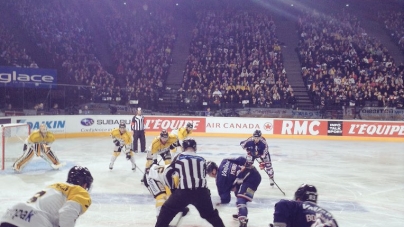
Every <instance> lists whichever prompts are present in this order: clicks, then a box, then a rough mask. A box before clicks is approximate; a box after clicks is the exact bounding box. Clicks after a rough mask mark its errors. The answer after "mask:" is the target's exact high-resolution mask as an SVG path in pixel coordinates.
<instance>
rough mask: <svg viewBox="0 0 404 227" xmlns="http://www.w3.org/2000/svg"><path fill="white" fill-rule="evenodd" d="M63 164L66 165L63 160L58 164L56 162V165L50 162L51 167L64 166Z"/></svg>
mask: <svg viewBox="0 0 404 227" xmlns="http://www.w3.org/2000/svg"><path fill="white" fill-rule="evenodd" d="M65 165H66V163H64V162H62V163H59V164H57V165H55V164H51V166H52V168H53V169H59V168H61V167H63V166H65Z"/></svg>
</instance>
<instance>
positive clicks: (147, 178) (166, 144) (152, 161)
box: [143, 130, 180, 216]
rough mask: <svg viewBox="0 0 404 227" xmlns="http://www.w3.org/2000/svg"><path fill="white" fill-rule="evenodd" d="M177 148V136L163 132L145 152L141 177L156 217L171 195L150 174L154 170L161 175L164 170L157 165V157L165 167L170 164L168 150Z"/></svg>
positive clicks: (162, 182) (160, 182)
mask: <svg viewBox="0 0 404 227" xmlns="http://www.w3.org/2000/svg"><path fill="white" fill-rule="evenodd" d="M177 146H180V144H179V142H178V138H177V136H176V135H174V134H171V133H170V134H169V133H167V131H166V130H163V131H162V132H161V133H160V136H158V137H156V138H155V139H154V140H153V142H152V144H151V146H150V149H149V150H148V151H147V161H146V170H145V175H144V177H143V183H144V185H145V186H146V187H147V189H148V190H149V191H150V194H152V195H153V197H154V199H155V201H156V216H158V215H159V213H160V209H161V206H162V205H163V204H164V202H165V201H166V200H167V198H168V196H169V195H171V191H170V190H169V189H168V188H167V187H166V186H165V183H164V181H162V180H159V179H158V178H156V177H152V176H151V174H150V172H152V171H154V170H156V171H157V172H159V173H160V174H161V173H162V169H164V168H160V167H159V166H158V165H157V158H158V156H161V158H162V159H163V160H164V163H165V164H166V165H167V164H170V163H171V153H170V150H171V149H174V148H175V147H177ZM152 165H153V166H152ZM154 167H156V168H157V169H158V170H157V169H154ZM155 175H158V174H155Z"/></svg>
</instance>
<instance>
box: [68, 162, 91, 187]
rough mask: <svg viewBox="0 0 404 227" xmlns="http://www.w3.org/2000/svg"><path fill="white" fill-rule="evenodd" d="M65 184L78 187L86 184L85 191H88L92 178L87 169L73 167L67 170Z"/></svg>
mask: <svg viewBox="0 0 404 227" xmlns="http://www.w3.org/2000/svg"><path fill="white" fill-rule="evenodd" d="M66 182H67V183H70V184H74V185H80V186H83V185H84V184H87V186H86V188H85V189H86V190H87V191H88V190H89V189H90V188H91V185H92V183H93V176H91V173H90V170H88V169H87V167H82V166H73V167H72V168H71V169H70V170H69V173H68V175H67V181H66Z"/></svg>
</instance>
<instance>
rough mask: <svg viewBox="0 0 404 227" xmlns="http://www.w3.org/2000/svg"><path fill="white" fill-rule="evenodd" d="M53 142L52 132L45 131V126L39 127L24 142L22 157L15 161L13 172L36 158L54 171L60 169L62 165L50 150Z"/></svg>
mask: <svg viewBox="0 0 404 227" xmlns="http://www.w3.org/2000/svg"><path fill="white" fill-rule="evenodd" d="M54 141H55V136H54V135H53V133H52V132H49V131H47V128H46V126H45V125H41V126H40V129H39V130H35V131H33V132H32V133H31V134H30V135H29V136H28V138H27V139H26V140H25V143H24V147H23V152H24V153H23V155H22V156H21V157H19V158H18V159H17V161H15V163H14V165H13V168H14V170H15V171H18V172H19V171H21V170H22V169H23V168H24V166H25V165H26V164H28V162H29V161H30V160H31V159H32V158H33V157H34V154H36V156H38V157H41V158H43V159H44V160H46V161H47V162H48V163H49V164H50V165H51V166H52V167H53V168H54V169H58V168H60V167H61V166H62V165H61V164H60V162H59V159H58V158H57V157H56V155H55V153H54V152H53V151H52V150H51V144H52V143H53V142H54Z"/></svg>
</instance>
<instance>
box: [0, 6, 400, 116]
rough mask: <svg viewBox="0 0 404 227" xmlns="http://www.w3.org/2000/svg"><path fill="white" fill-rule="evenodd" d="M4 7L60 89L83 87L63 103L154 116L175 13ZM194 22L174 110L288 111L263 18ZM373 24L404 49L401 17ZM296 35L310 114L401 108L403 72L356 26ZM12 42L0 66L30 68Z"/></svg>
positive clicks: (308, 18) (327, 26)
mask: <svg viewBox="0 0 404 227" xmlns="http://www.w3.org/2000/svg"><path fill="white" fill-rule="evenodd" d="M5 7H6V8H7V10H10V12H12V13H15V15H16V16H18V17H19V18H20V20H21V27H20V29H23V30H24V31H25V32H26V34H28V35H29V36H30V37H29V38H31V39H32V40H33V41H34V42H35V43H36V46H37V48H38V49H40V50H41V51H43V52H44V53H46V54H47V55H49V57H50V59H52V64H53V66H54V68H57V69H58V73H59V78H58V80H59V81H60V82H62V83H68V84H73V85H77V86H81V87H80V89H78V90H73V91H72V92H71V93H69V96H72V99H71V100H76V99H78V98H80V97H81V99H83V100H85V101H94V102H111V101H118V102H120V103H122V104H127V103H128V102H129V100H138V101H139V103H138V104H140V105H141V106H142V107H143V108H145V109H154V108H156V106H157V102H158V100H159V98H160V97H161V95H162V94H161V93H162V91H164V88H165V83H166V80H167V76H168V73H169V69H170V65H171V64H172V50H173V48H174V44H175V42H176V39H177V34H176V28H175V23H174V19H173V15H172V13H173V10H171V9H167V8H166V7H165V6H164V5H160V6H158V5H157V6H156V5H153V6H152V5H147V4H143V3H140V2H138V3H137V4H134V5H131V3H128V4H126V3H125V4H122V2H120V3H118V2H111V1H107V0H89V1H87V2H86V5H83V2H82V1H80V0H72V1H39V2H38V1H35V0H21V1H7V4H6V5H5ZM86 7H87V8H86ZM92 9H97V11H95V12H94V15H90V14H89V12H91V10H92ZM195 16H196V19H197V22H196V26H195V28H194V30H193V32H192V41H191V43H190V48H189V56H188V58H187V63H186V66H185V69H184V74H183V82H182V84H181V88H180V89H179V90H178V97H177V103H178V104H179V107H183V108H189V109H191V110H200V109H205V110H206V109H207V108H210V109H212V110H215V109H218V108H237V107H243V106H245V107H258V108H294V107H295V106H296V98H295V96H294V94H293V88H292V87H291V85H290V84H289V81H288V78H287V76H286V70H287V69H285V68H284V66H283V56H282V51H281V46H282V45H281V42H280V41H279V40H278V39H277V36H276V33H275V32H276V26H275V23H274V21H273V19H272V18H271V16H270V15H269V14H268V13H267V12H260V11H252V10H243V11H237V10H234V9H221V10H202V9H201V10H199V12H198V13H196V15H195ZM379 18H381V20H383V21H384V22H385V24H386V28H387V29H389V30H391V32H392V37H394V38H395V39H396V40H395V41H396V42H397V43H398V44H399V45H401V47H404V27H403V14H402V13H401V12H397V13H390V14H386V13H380V14H379ZM6 23H7V21H6V20H2V21H1V23H0V30H1V31H8V29H9V28H8V27H7V26H6ZM96 23H100V24H102V29H103V31H104V32H105V34H104V35H100V34H98V33H97V30H96V29H95V24H96ZM298 32H299V35H300V42H299V44H298V47H297V51H298V55H299V58H300V61H301V66H302V76H303V80H304V82H305V84H306V86H307V88H308V90H309V94H310V97H311V98H312V100H313V102H314V104H315V106H316V107H318V108H319V109H323V108H325V107H327V108H328V107H330V108H332V107H337V108H339V107H349V106H351V107H364V106H379V107H397V108H402V107H403V103H404V88H403V76H404V65H399V64H396V63H395V62H394V59H393V58H392V57H391V56H390V55H389V52H388V50H387V49H386V48H385V47H384V46H383V45H382V44H381V43H380V42H379V41H378V40H375V39H373V38H372V37H369V36H368V35H367V34H366V31H364V30H363V29H362V28H361V26H360V23H359V22H358V20H357V18H355V16H353V15H349V14H347V13H340V14H336V15H332V16H331V15H327V16H325V15H321V14H318V13H307V14H303V15H301V16H300V18H299V23H298ZM14 35H15V34H13V33H12V32H2V34H0V61H1V63H2V64H4V65H11V66H17V67H38V66H37V65H36V63H35V61H34V59H32V57H30V56H29V55H28V54H27V53H26V51H25V48H24V46H23V45H22V44H21V43H18V42H17V41H16V39H15V37H14ZM100 43H101V44H106V46H107V49H106V50H105V51H106V53H104V54H107V55H108V56H109V59H110V62H109V65H108V66H106V65H105V62H102V60H100V59H98V58H97V57H96V56H98V55H99V53H100V51H99V50H98V48H99V44H100ZM184 51H185V50H184ZM76 88H77V87H76ZM40 101H43V100H40ZM50 105H51V106H52V105H54V103H51V104H50Z"/></svg>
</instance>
